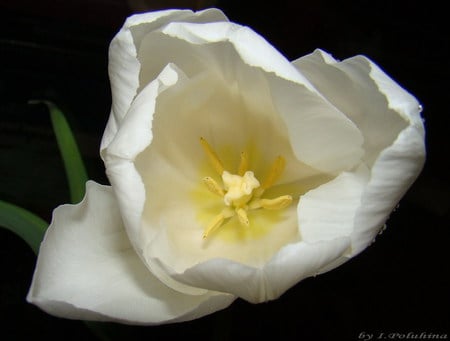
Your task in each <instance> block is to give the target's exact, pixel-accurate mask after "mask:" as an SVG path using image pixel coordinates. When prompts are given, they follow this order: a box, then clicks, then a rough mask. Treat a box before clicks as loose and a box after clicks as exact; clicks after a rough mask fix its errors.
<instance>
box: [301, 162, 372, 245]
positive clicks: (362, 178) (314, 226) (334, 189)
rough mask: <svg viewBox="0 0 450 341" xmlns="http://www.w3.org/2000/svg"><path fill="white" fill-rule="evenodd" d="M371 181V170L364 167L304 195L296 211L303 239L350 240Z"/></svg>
mask: <svg viewBox="0 0 450 341" xmlns="http://www.w3.org/2000/svg"><path fill="white" fill-rule="evenodd" d="M368 178H369V170H368V169H367V168H366V167H364V166H361V167H360V168H359V169H358V170H357V171H356V172H354V173H350V172H349V173H342V174H340V175H339V176H338V177H336V178H335V179H333V180H332V181H330V182H327V183H326V184H323V185H321V186H319V187H317V188H315V189H313V190H311V191H309V192H308V193H306V194H305V195H303V196H302V197H301V198H300V202H299V205H298V211H297V212H298V217H299V225H300V231H301V235H302V240H304V241H305V242H308V243H314V242H318V241H323V240H330V239H334V238H338V237H350V235H351V234H352V232H353V228H354V219H355V214H356V211H357V210H358V208H359V207H360V205H361V196H362V193H363V191H364V189H365V187H366V185H367V182H368Z"/></svg>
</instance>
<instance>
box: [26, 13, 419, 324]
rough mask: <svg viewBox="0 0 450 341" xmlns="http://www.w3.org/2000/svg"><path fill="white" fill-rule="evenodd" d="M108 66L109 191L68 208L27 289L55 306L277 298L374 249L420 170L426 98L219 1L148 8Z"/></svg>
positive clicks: (359, 61)
mask: <svg viewBox="0 0 450 341" xmlns="http://www.w3.org/2000/svg"><path fill="white" fill-rule="evenodd" d="M109 60H110V65H109V74H110V79H111V87H112V98H113V104H112V110H111V116H110V118H109V121H108V124H107V127H106V130H105V133H104V136H103V140H102V145H101V155H102V158H103V160H104V162H105V166H106V172H107V175H108V177H109V180H110V182H111V187H109V186H101V185H98V184H95V183H94V182H89V183H88V184H87V193H86V197H85V199H84V200H83V201H82V202H81V203H80V204H78V205H64V206H61V207H59V208H57V209H56V210H55V212H54V217H53V221H52V223H51V226H50V228H49V229H48V232H47V234H46V236H45V239H44V241H43V243H42V245H41V249H40V253H39V258H38V263H37V267H36V272H35V274H34V278H33V283H32V287H31V289H30V292H29V295H28V300H29V302H32V303H34V304H36V305H38V306H39V307H41V308H42V309H43V310H45V311H47V312H49V313H51V314H54V315H57V316H62V317H67V318H77V319H90V320H110V321H116V322H123V323H130V324H160V323H169V322H177V321H185V320H190V319H194V318H198V317H201V316H203V315H206V314H210V313H212V312H214V311H217V310H220V309H223V308H225V307H227V306H228V305H229V304H231V302H232V301H233V300H234V299H236V298H237V297H240V298H243V299H245V300H247V301H249V302H253V303H257V302H264V301H267V300H272V299H276V298H277V297H279V296H280V295H282V294H283V293H284V292H285V291H286V290H288V289H289V288H290V287H292V286H293V285H295V284H296V283H297V282H299V281H300V280H302V279H304V278H306V277H309V276H312V275H316V274H319V273H323V272H325V271H328V270H330V269H332V268H334V267H336V266H338V265H340V264H342V263H344V262H345V261H346V260H348V259H350V258H351V257H353V256H355V255H357V254H358V253H359V252H361V251H362V250H363V249H364V248H366V247H367V246H368V245H369V244H370V243H371V242H372V240H373V239H374V237H375V236H376V235H377V233H378V231H379V229H380V227H381V226H383V224H384V223H385V221H386V219H387V217H388V216H389V214H390V212H391V211H392V209H393V208H394V207H395V206H396V205H397V203H398V201H399V200H400V198H401V197H402V195H403V194H404V193H405V191H406V190H407V189H408V187H409V186H410V185H411V183H412V182H413V181H414V180H415V178H416V177H417V175H418V173H419V172H420V170H421V167H422V165H423V160H424V155H425V151H424V128H423V124H422V120H421V117H420V106H419V103H418V102H417V101H416V99H415V98H414V97H413V96H412V95H410V94H409V93H408V92H406V91H405V90H404V89H402V88H401V87H400V86H399V85H398V84H396V83H395V82H394V81H393V80H392V79H390V78H389V77H388V76H387V75H386V74H385V73H384V72H383V71H382V70H381V69H380V68H379V67H378V66H376V65H375V64H374V63H373V62H372V61H370V60H369V59H367V58H366V57H363V56H357V57H353V58H350V59H347V60H344V61H342V62H338V61H336V60H335V59H333V58H332V57H331V56H330V55H329V54H327V53H325V52H323V51H321V50H316V51H315V52H314V53H312V54H310V55H307V56H305V57H302V58H300V59H298V60H295V61H293V62H289V61H288V60H286V59H285V58H284V57H283V56H282V55H281V54H280V53H279V52H278V51H277V50H275V49H274V48H273V47H272V46H271V45H270V44H269V43H267V42H266V41H265V40H264V39H263V38H262V37H260V36H259V35H257V34H256V33H255V32H254V31H252V30H251V29H249V28H247V27H243V26H240V25H237V24H234V23H230V22H228V20H227V18H226V17H225V16H224V15H223V13H222V12H220V11H219V10H215V9H211V10H205V11H202V12H196V13H193V12H191V11H187V10H186V11H181V10H169V11H160V12H151V13H146V14H139V15H134V16H132V17H130V18H128V20H127V21H126V23H125V25H124V26H123V28H122V29H121V30H120V32H119V33H118V34H117V36H116V37H115V38H114V40H113V41H112V43H111V47H110V55H109Z"/></svg>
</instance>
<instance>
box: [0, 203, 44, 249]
mask: <svg viewBox="0 0 450 341" xmlns="http://www.w3.org/2000/svg"><path fill="white" fill-rule="evenodd" d="M48 225H49V224H48V223H47V222H46V221H45V220H44V219H42V218H40V217H39V216H37V215H36V214H34V213H32V212H30V211H28V210H26V209H24V208H21V207H19V206H16V205H13V204H10V203H7V202H5V201H2V200H0V226H3V227H5V228H7V229H8V230H10V231H12V232H13V233H15V234H16V235H18V236H19V237H21V238H22V239H23V240H25V242H26V243H27V244H28V245H29V246H30V247H31V248H32V249H33V251H34V253H35V254H37V253H38V251H39V246H40V245H41V241H42V239H43V238H44V235H45V231H46V230H47V227H48Z"/></svg>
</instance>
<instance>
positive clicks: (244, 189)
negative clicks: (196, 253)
mask: <svg viewBox="0 0 450 341" xmlns="http://www.w3.org/2000/svg"><path fill="white" fill-rule="evenodd" d="M200 143H201V145H202V147H203V150H204V151H205V154H206V155H207V157H208V160H209V162H210V163H211V166H212V167H213V168H214V170H215V171H216V172H217V173H218V174H219V175H220V176H221V178H222V185H220V184H218V183H217V182H216V181H215V180H214V179H213V178H212V177H209V176H207V177H205V178H203V182H204V184H205V185H206V187H207V188H208V190H209V191H210V192H212V193H214V194H216V195H218V196H220V197H222V198H223V202H224V205H225V207H224V208H223V210H222V211H221V212H220V213H219V214H218V215H216V216H215V217H214V218H213V219H212V220H211V222H210V223H209V224H208V226H207V227H206V228H205V230H204V233H203V238H204V239H206V238H207V237H208V236H209V235H210V234H211V233H213V232H214V231H215V230H216V229H218V228H219V227H220V226H222V225H223V224H224V223H225V221H226V220H228V219H230V218H232V217H237V219H238V220H239V223H240V225H241V226H243V227H244V228H246V227H249V226H250V221H249V219H248V215H247V212H248V211H250V210H257V209H267V210H280V209H283V208H286V207H287V206H289V204H290V203H291V202H292V196H290V195H282V196H279V197H276V198H272V199H268V198H263V197H262V196H263V194H264V192H265V190H266V189H268V188H269V187H271V186H273V185H274V184H275V182H276V181H277V180H278V179H279V177H280V176H281V174H282V173H283V170H284V167H285V164H286V161H285V159H284V158H283V157H282V156H278V157H277V158H276V160H275V161H274V163H273V165H272V167H271V168H270V170H269V172H268V174H267V176H266V177H265V178H264V181H262V182H260V181H259V180H258V179H257V178H256V177H255V174H254V173H253V172H252V171H251V170H248V167H249V162H248V155H247V154H246V153H245V152H242V153H241V155H240V162H239V167H238V169H237V174H232V173H230V172H228V171H227V170H225V168H224V166H223V164H222V161H221V160H220V159H219V157H218V156H217V154H216V152H215V151H214V150H213V148H212V147H211V145H210V144H209V143H208V142H207V141H206V140H205V139H204V138H200Z"/></svg>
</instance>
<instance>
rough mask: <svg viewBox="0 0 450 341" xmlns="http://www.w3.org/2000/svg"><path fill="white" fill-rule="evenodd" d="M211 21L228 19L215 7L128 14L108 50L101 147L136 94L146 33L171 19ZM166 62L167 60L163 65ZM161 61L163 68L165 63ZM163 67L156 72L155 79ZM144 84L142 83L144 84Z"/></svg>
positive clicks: (109, 138) (113, 133) (106, 141)
mask: <svg viewBox="0 0 450 341" xmlns="http://www.w3.org/2000/svg"><path fill="white" fill-rule="evenodd" d="M180 20H182V21H188V22H189V21H197V22H214V21H223V20H227V18H226V17H225V15H224V14H223V13H222V12H221V11H219V10H216V9H210V10H205V11H201V12H196V13H193V12H192V11H190V10H165V11H156V12H150V13H144V14H138V15H134V16H131V17H129V18H128V19H127V20H126V22H125V24H124V26H123V27H122V29H121V30H120V31H119V33H118V34H117V35H116V36H115V37H114V39H113V40H112V42H111V45H110V49H109V77H110V82H111V93H112V99H113V103H112V108H111V115H110V117H109V120H108V124H107V127H106V130H105V133H104V135H103V139H102V144H101V148H100V149H101V150H103V149H104V148H106V147H107V146H108V145H109V143H110V141H111V139H112V138H113V137H114V135H115V132H116V130H117V129H118V127H119V126H120V123H121V121H122V119H123V117H124V116H125V115H126V114H127V111H128V108H129V106H130V104H131V102H132V100H133V98H134V97H135V95H136V94H137V91H138V88H139V87H140V84H139V74H140V69H141V65H140V62H139V60H138V59H137V51H138V49H139V46H140V44H141V40H142V39H143V37H144V36H145V34H146V33H148V32H151V31H153V30H157V29H158V28H160V27H162V26H164V25H166V24H167V23H169V22H174V21H180ZM167 63H169V61H167V62H166V64H167ZM166 64H164V65H163V67H164V66H165V65H166ZM161 70H162V68H160V69H159V70H157V71H156V74H154V75H153V77H152V78H150V79H151V80H153V78H155V77H156V76H157V75H158V74H159V73H160V72H161ZM145 85H146V84H144V85H142V84H141V88H142V87H143V86H145Z"/></svg>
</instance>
